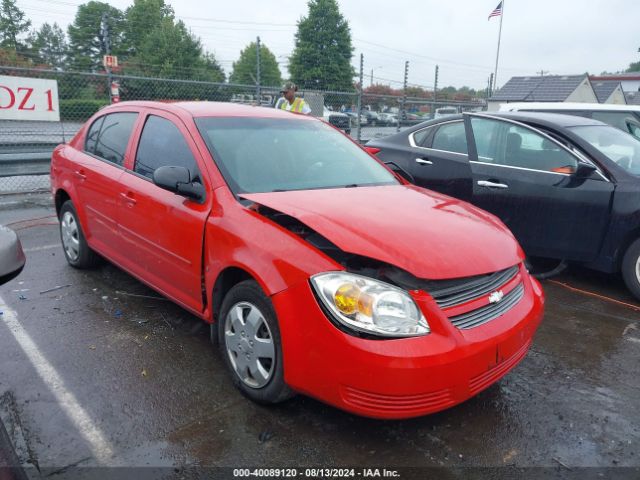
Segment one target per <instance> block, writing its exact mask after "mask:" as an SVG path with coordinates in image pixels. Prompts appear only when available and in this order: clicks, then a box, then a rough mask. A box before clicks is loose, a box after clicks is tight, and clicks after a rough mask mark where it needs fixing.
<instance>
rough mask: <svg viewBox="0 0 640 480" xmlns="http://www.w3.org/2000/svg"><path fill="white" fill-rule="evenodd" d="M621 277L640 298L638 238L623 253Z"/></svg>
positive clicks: (639, 249)
mask: <svg viewBox="0 0 640 480" xmlns="http://www.w3.org/2000/svg"><path fill="white" fill-rule="evenodd" d="M622 278H624V283H626V284H627V288H628V289H629V290H630V291H631V293H632V294H633V296H634V297H636V298H637V299H638V300H640V238H639V239H637V240H636V241H635V242H633V243H632V244H631V245H629V248H627V251H626V253H625V254H624V257H623V259H622Z"/></svg>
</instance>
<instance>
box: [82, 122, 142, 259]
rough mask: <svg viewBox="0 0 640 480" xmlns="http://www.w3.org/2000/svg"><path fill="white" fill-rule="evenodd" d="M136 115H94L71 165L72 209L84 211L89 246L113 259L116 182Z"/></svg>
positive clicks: (117, 243)
mask: <svg viewBox="0 0 640 480" xmlns="http://www.w3.org/2000/svg"><path fill="white" fill-rule="evenodd" d="M137 118H138V113H136V112H117V113H110V114H107V115H103V116H101V117H98V118H97V119H96V120H95V121H94V122H93V123H92V124H91V126H90V127H89V131H88V133H87V137H86V139H85V145H84V151H83V152H82V153H80V154H79V155H78V156H77V157H76V159H75V161H74V166H73V168H74V171H73V172H72V174H73V176H74V178H75V184H76V192H77V195H78V205H76V208H78V209H79V210H80V211H83V212H84V220H85V222H84V223H85V224H84V225H83V227H84V233H85V235H86V237H87V239H88V241H89V243H90V244H91V246H93V247H95V248H96V249H98V250H99V251H101V252H103V253H104V254H105V255H107V256H110V257H113V258H115V257H117V256H118V254H119V252H121V249H120V237H119V233H118V227H117V220H116V211H117V200H118V193H119V190H120V189H119V181H120V177H121V175H122V173H123V171H124V166H123V165H124V162H125V158H126V155H127V151H128V146H129V141H130V139H131V133H132V131H133V127H134V124H135V122H136V119H137Z"/></svg>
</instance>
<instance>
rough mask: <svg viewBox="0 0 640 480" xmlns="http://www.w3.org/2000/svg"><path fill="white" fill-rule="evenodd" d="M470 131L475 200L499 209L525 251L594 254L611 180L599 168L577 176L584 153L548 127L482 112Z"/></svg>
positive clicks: (470, 121) (583, 257)
mask: <svg viewBox="0 0 640 480" xmlns="http://www.w3.org/2000/svg"><path fill="white" fill-rule="evenodd" d="M465 122H466V124H467V128H468V129H469V132H470V133H471V135H470V138H471V142H472V144H471V148H470V151H471V154H470V156H471V168H472V170H473V180H474V184H473V203H474V204H475V205H477V206H479V207H480V208H483V209H484V210H487V211H489V212H491V213H493V214H495V215H496V216H498V217H499V218H500V219H501V220H502V221H503V222H504V223H505V224H506V225H507V226H508V227H509V228H510V229H511V231H512V232H513V234H514V235H515V236H516V238H517V239H518V241H519V242H520V244H521V245H522V247H523V248H524V250H525V252H526V253H527V255H532V256H541V257H549V258H562V259H567V260H575V261H589V260H591V259H593V258H594V257H595V256H596V255H597V253H598V252H599V250H600V246H601V244H602V240H603V238H604V233H605V231H606V228H607V226H608V224H609V219H610V204H611V199H612V195H613V190H614V185H613V183H611V182H610V181H608V180H607V179H606V178H605V177H604V176H603V175H601V174H600V173H599V172H595V173H594V174H592V175H591V176H589V177H588V178H577V176H576V175H575V171H576V170H577V167H578V163H579V162H582V161H586V162H588V160H587V159H585V158H584V157H581V156H579V155H576V154H574V152H572V151H570V149H569V148H567V146H565V145H563V144H561V143H560V142H558V141H556V140H555V139H554V138H552V137H550V136H549V135H547V134H546V133H544V132H541V131H539V130H536V129H533V128H531V127H529V126H527V125H524V124H521V123H519V122H514V121H511V120H506V119H501V118H496V117H490V116H485V115H468V116H466V118H465Z"/></svg>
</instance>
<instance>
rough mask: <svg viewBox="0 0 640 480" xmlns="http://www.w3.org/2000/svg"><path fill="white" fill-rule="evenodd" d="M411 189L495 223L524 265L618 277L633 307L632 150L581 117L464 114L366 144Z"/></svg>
mask: <svg viewBox="0 0 640 480" xmlns="http://www.w3.org/2000/svg"><path fill="white" fill-rule="evenodd" d="M366 148H367V149H368V150H369V151H370V152H371V153H374V154H376V155H377V156H378V157H379V158H380V159H381V160H382V161H384V162H392V163H393V164H395V165H396V166H398V168H400V169H402V170H404V171H406V172H407V173H408V174H409V175H410V176H411V178H412V180H413V181H414V182H415V184H416V185H419V186H422V187H425V188H430V189H433V190H436V191H439V192H441V193H444V194H447V195H451V196H454V197H457V198H460V199H463V200H466V201H470V202H471V203H473V204H474V205H476V206H478V207H480V208H482V209H483V210H486V211H488V212H491V213H493V214H494V215H496V216H498V217H499V218H500V219H501V220H502V221H503V222H504V223H505V224H506V225H507V227H509V229H510V230H511V231H512V232H513V234H514V235H515V236H516V238H517V239H518V241H519V242H520V244H521V245H522V247H523V248H524V251H525V252H526V253H527V255H529V256H531V257H542V258H544V259H557V260H560V261H563V262H572V263H578V264H581V265H584V266H586V267H588V268H592V269H594V270H598V271H602V272H605V273H616V272H621V273H622V276H623V278H624V280H625V283H626V285H627V287H628V288H629V290H630V291H631V293H633V294H634V295H635V297H636V298H638V299H640V141H638V140H637V139H636V138H635V137H633V136H631V135H629V134H627V133H624V132H622V131H621V130H619V129H617V128H614V127H612V126H610V125H607V124H605V123H603V122H599V121H597V120H592V119H588V118H584V117H581V116H569V115H560V114H555V113H537V112H527V113H525V112H511V113H506V112H500V113H497V112H496V113H491V114H486V113H482V114H480V113H467V114H464V115H457V116H454V117H447V118H443V119H439V120H433V121H430V122H425V123H422V124H420V125H417V126H415V127H413V128H409V129H407V130H404V131H402V132H400V133H398V134H395V135H391V136H388V137H385V138H382V139H375V140H372V141H370V142H368V143H367V147H366Z"/></svg>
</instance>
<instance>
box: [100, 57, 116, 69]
mask: <svg viewBox="0 0 640 480" xmlns="http://www.w3.org/2000/svg"><path fill="white" fill-rule="evenodd" d="M102 65H104V67H105V68H113V67H117V66H118V57H116V56H115V55H104V56H103V57H102Z"/></svg>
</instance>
